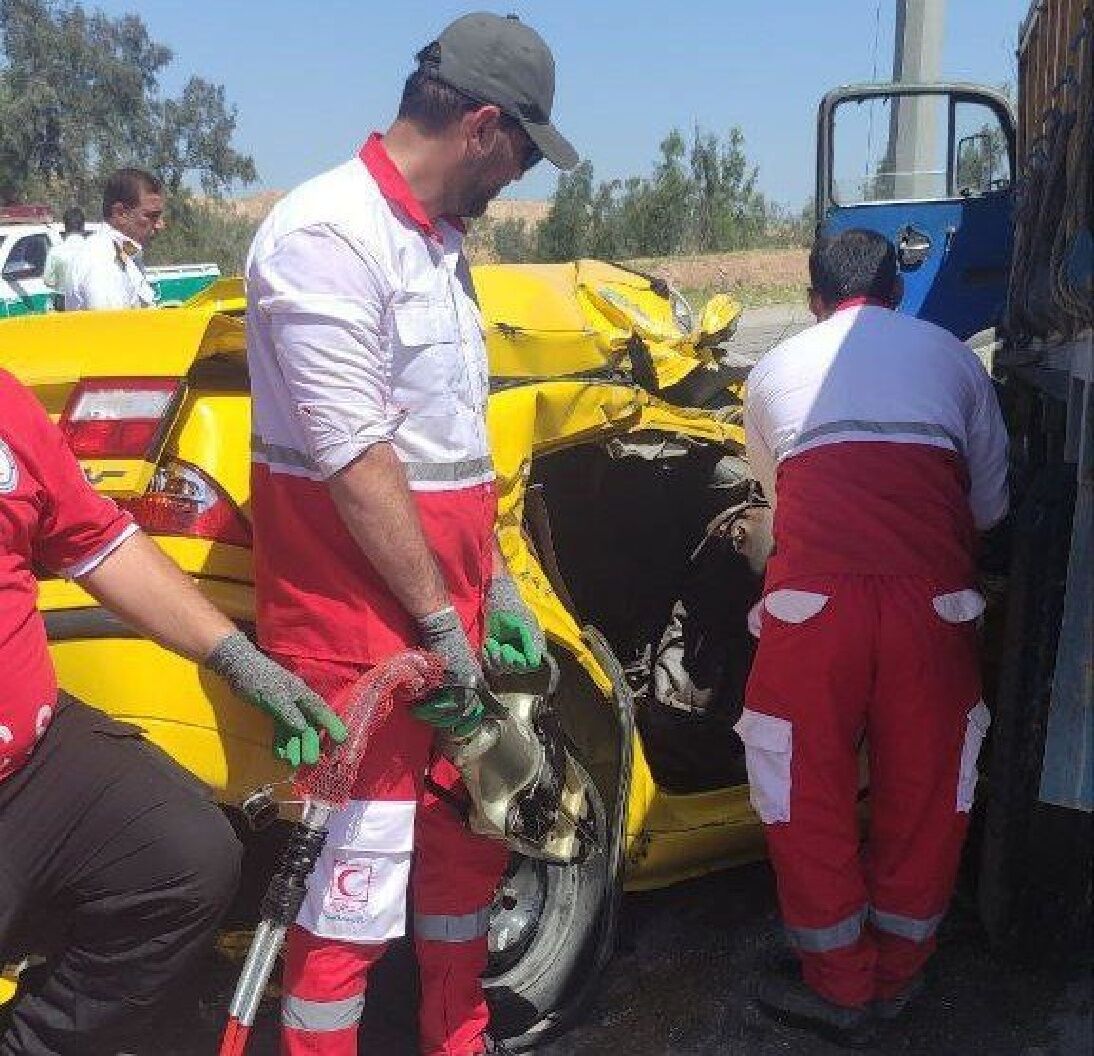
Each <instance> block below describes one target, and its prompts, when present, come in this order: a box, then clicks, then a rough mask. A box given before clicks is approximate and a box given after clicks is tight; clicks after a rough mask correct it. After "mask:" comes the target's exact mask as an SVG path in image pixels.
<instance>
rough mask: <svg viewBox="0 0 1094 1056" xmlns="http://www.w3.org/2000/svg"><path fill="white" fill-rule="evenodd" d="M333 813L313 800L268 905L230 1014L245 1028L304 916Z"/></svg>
mask: <svg viewBox="0 0 1094 1056" xmlns="http://www.w3.org/2000/svg"><path fill="white" fill-rule="evenodd" d="M332 811H333V808H332V807H331V805H330V804H329V803H324V802H322V801H321V800H308V801H307V802H306V803H305V804H304V810H303V813H302V815H301V818H300V821H299V822H298V823H297V824H296V825H295V826H294V828H293V834H292V836H291V837H290V839H289V843H288V845H287V847H286V849H285V853H284V856H283V857H282V860H281V865H280V867H279V868H278V870H277V872H276V873H275V874H274V877H273V879H272V880H271V881H270V886H269V888H268V889H267V891H266V894H265V896H264V897H263V899H262V922H261V923H260V924H259V925H258V928H257V929H256V930H255V935H254V939H253V940H252V942H251V948H250V949H249V950H248V951H247V960H246V961H245V962H244V964H243V971H242V972H241V973H240V976H239V982H238V983H237V984H236V989H235V993H234V994H233V995H232V1003H231V1006H230V1007H229V1010H228V1014H229V1017H230V1018H231V1019H232V1020H234V1021H236V1022H238V1023H239V1025H240V1026H243V1027H251V1026H254V1021H255V1017H256V1015H257V1014H258V1005H259V1002H260V1001H261V1000H262V992H263V991H264V990H265V988H266V983H267V981H268V980H269V978H270V975H271V973H272V972H273V969H274V965H275V964H276V962H277V953H278V951H279V950H280V949H281V945H282V943H283V942H284V941H285V934H286V932H287V931H288V929H289V925H290V924H292V922H293V921H294V920H296V916H297V914H298V913H299V912H300V907H301V905H302V904H303V902H304V898H305V896H306V894H307V890H308V877H309V876H310V875H311V873H312V870H313V869H314V868H315V863H316V861H317V860H318V858H319V854H320V852H321V851H322V850H323V844H324V843H325V842H326V839H327V828H326V825H327V821H328V820H329V819H330V816H331V813H332ZM227 1044H228V1042H227V1039H226V1041H225V1046H222V1048H221V1053H222V1054H224V1053H226V1052H232V1053H233V1054H234V1053H238V1052H240V1051H242V1050H241V1049H240V1048H239V1047H238V1046H236V1047H235V1048H233V1049H228V1048H227V1047H226V1046H227Z"/></svg>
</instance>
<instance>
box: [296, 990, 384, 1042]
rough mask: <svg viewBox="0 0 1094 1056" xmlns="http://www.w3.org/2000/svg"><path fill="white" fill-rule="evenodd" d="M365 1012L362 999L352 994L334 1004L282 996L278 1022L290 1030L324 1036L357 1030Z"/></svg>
mask: <svg viewBox="0 0 1094 1056" xmlns="http://www.w3.org/2000/svg"><path fill="white" fill-rule="evenodd" d="M364 1008H365V995H364V994H363V993H362V994H355V995H354V996H353V997H344V998H342V999H341V1000H336V1001H308V1000H306V999H305V998H303V997H295V996H294V995H293V994H285V995H283V997H282V998H281V1022H282V1024H283V1025H284V1026H286V1027H291V1028H292V1029H293V1030H310V1031H313V1032H315V1033H326V1032H327V1031H331V1030H345V1029H346V1028H347V1027H352V1026H356V1024H357V1023H358V1022H359V1021H360V1019H361V1013H362V1012H363V1011H364Z"/></svg>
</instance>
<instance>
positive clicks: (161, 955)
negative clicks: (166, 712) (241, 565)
mask: <svg viewBox="0 0 1094 1056" xmlns="http://www.w3.org/2000/svg"><path fill="white" fill-rule="evenodd" d="M35 569H45V570H47V571H49V572H51V573H53V574H56V575H59V576H64V577H66V578H68V579H71V580H74V581H75V582H77V583H79V585H80V586H81V587H82V588H83V589H84V590H86V591H87V592H88V593H89V594H91V595H92V596H93V597H94V598H96V600H98V601H99V602H100V603H101V604H102V605H104V606H106V607H107V608H108V609H110V610H112V611H113V612H114V613H115V614H117V615H118V616H120V617H121V618H122V619H124V620H125V621H126V622H127V623H129V624H130V625H131V626H133V627H134V628H136V630H137V631H139V632H140V633H141V634H143V635H146V636H148V637H151V638H154V639H155V640H157V641H158V642H160V643H161V644H162V645H164V646H166V647H168V648H170V649H174V650H175V651H177V652H179V653H182V654H183V655H185V656H188V657H190V658H191V659H194V660H198V661H203V662H204V663H205V664H206V666H208V667H209V668H211V669H212V670H214V671H217V672H218V673H220V674H222V675H224V676H225V677H226V678H227V680H228V682H229V684H230V685H231V686H232V687H233V688H234V689H235V690H236V691H237V692H239V693H240V694H241V695H242V696H243V697H244V698H246V699H247V700H249V701H250V702H251V703H253V704H255V705H257V706H259V707H261V708H262V709H263V710H265V711H267V712H268V713H270V714H271V715H273V716H274V717H275V719H276V720H277V722H278V726H277V729H278V743H279V744H282V745H283V746H286V751H288V752H289V754H293V755H295V756H296V757H297V758H299V757H301V756H304V757H308V758H311V759H313V760H314V759H315V758H317V757H318V750H319V731H320V730H327V731H328V732H329V733H330V734H331V735H332V736H333V737H335V738H340V737H343V736H344V732H345V731H344V730H343V729H342V726H341V723H340V722H339V721H338V719H337V717H336V716H335V715H334V714H333V713H331V712H330V711H329V710H328V709H327V708H326V706H325V705H324V704H323V702H322V701H321V700H320V699H318V698H317V697H316V696H315V694H314V693H312V692H311V691H310V690H309V689H308V688H307V686H305V685H304V684H303V683H302V682H301V681H300V680H299V679H298V678H296V677H295V676H293V675H291V674H289V672H287V671H285V670H283V669H282V668H280V667H278V666H277V665H276V664H275V663H273V661H271V660H269V659H268V658H267V657H265V656H263V655H262V654H261V653H259V652H258V650H257V649H256V648H255V647H254V646H253V645H251V643H250V642H249V641H248V640H247V639H246V637H244V636H243V635H242V634H241V633H240V632H238V631H237V630H236V628H235V627H234V626H233V624H232V623H231V621H229V620H228V618H227V617H226V616H224V615H223V614H221V613H220V612H219V611H218V610H217V609H215V608H213V606H212V605H210V604H209V602H207V601H206V600H205V598H204V597H203V596H202V594H201V593H199V591H198V589H197V588H196V587H195V586H194V584H193V582H192V581H191V580H190V579H189V578H188V577H187V576H185V575H183V573H182V572H180V571H179V569H178V568H177V567H176V566H175V565H174V564H172V563H171V562H170V561H169V560H168V559H167V558H166V557H165V556H164V555H163V554H162V553H161V551H160V550H159V548H158V547H157V546H156V545H155V544H154V543H153V542H152V541H151V540H149V539H148V538H147V537H146V536H144V535H143V534H142V533H141V532H139V531H138V529H137V526H136V525H135V524H134V523H133V521H132V519H131V518H130V516H129V515H128V514H127V513H125V512H123V511H122V510H121V509H119V508H118V506H117V505H115V503H113V502H111V501H110V500H109V499H107V498H105V497H104V496H102V495H99V494H98V493H96V492H95V491H94V490H93V489H92V488H91V486H90V485H89V484H88V483H87V481H86V480H85V479H84V476H83V473H82V472H81V470H80V466H79V464H78V463H77V461H76V459H75V458H74V457H73V455H72V452H71V451H70V450H69V448H68V446H67V445H66V443H65V440H64V437H63V436H62V434H61V432H60V430H59V429H58V428H57V427H56V426H55V425H54V424H53V423H52V422H51V421H50V420H49V418H48V417H47V416H46V413H45V411H44V410H43V409H42V407H41V405H40V404H39V403H38V402H37V401H36V400H35V398H34V396H33V395H32V394H31V393H30V392H28V391H27V390H26V389H24V388H23V387H22V386H21V385H20V384H19V383H18V382H17V381H16V380H15V379H14V378H13V377H12V376H11V375H10V374H7V373H5V372H3V371H0V669H2V670H3V673H4V677H3V689H2V690H0V964H6V963H8V962H10V961H13V960H16V959H18V958H20V957H22V956H24V955H25V954H27V953H35V954H40V955H44V956H45V958H46V959H45V962H44V963H43V964H42V965H40V966H39V967H35V968H32V969H27V970H25V971H24V972H23V973H22V974H21V975H20V977H19V988H18V992H17V994H16V997H15V999H14V1002H13V1003H12V1004H11V1005H10V1006H9V1007H8V1008H6V1009H0V1053H2V1054H3V1056H89V1054H94V1053H100V1052H102V1053H115V1052H118V1051H120V1050H121V1049H122V1048H125V1047H126V1045H125V1041H124V1039H125V1037H128V1036H130V1035H132V1033H133V1032H134V1031H136V1030H139V1029H141V1028H143V1027H145V1026H146V1025H147V1020H148V1018H149V1016H150V1014H151V1013H153V1012H154V1011H155V1009H156V1007H157V1004H158V1002H159V1000H160V999H161V998H162V997H164V996H165V995H166V994H167V993H168V992H169V991H170V990H171V989H172V988H173V986H174V984H176V983H178V982H179V981H180V980H181V978H182V977H183V976H184V975H186V974H187V973H188V972H189V970H190V969H191V968H193V967H194V965H195V964H196V962H197V961H198V959H199V958H200V957H201V955H202V953H203V952H205V951H206V950H207V949H208V945H209V942H210V940H211V938H212V934H213V932H214V930H215V929H216V926H217V922H218V921H219V919H220V917H221V914H222V913H223V911H224V909H225V908H226V906H227V904H228V901H229V899H230V898H231V897H232V894H233V892H234V890H235V884H236V877H237V873H238V869H239V855H240V848H239V844H238V842H237V841H236V838H235V836H234V834H233V832H232V829H231V827H230V826H229V825H228V823H227V821H226V820H225V818H224V816H223V815H222V814H221V812H220V810H219V809H218V808H217V807H216V805H215V804H214V803H212V802H211V801H210V800H209V797H208V795H207V794H206V793H205V792H204V790H203V789H202V788H201V786H200V785H199V784H198V782H197V781H195V780H194V779H193V778H191V777H190V776H189V775H187V774H186V773H185V772H184V771H182V770H181V769H180V768H179V767H177V766H176V765H175V764H174V763H173V762H172V761H171V760H170V759H168V757H167V756H166V755H164V754H163V753H162V752H160V751H159V749H158V748H155V747H154V746H153V745H151V744H149V743H147V742H146V741H144V740H143V738H142V737H141V736H140V731H139V730H138V729H137V728H136V727H135V726H130V725H127V724H125V723H120V722H116V721H115V720H113V719H111V718H109V717H108V716H107V715H105V714H103V713H102V712H99V711H97V710H95V709H94V708H90V707H87V706H86V705H84V704H82V703H80V702H79V701H77V700H75V699H74V698H72V697H70V696H68V695H67V694H65V693H63V692H59V691H58V688H57V680H56V676H55V674H54V670H53V664H52V663H51V661H50V656H49V652H48V650H47V647H46V629H45V624H44V622H43V619H42V616H41V615H40V614H39V613H38V612H37V611H36V609H35V601H36V599H37V593H38V588H37V580H36V579H35V571H34V570H35ZM290 746H291V747H290Z"/></svg>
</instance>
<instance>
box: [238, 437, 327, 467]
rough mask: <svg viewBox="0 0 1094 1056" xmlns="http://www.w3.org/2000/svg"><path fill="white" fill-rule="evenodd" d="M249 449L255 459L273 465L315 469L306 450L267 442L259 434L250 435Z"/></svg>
mask: <svg viewBox="0 0 1094 1056" xmlns="http://www.w3.org/2000/svg"><path fill="white" fill-rule="evenodd" d="M251 451H252V452H253V454H254V456H255V458H256V460H257V461H260V462H265V463H267V464H268V465H271V466H274V467H282V466H287V467H291V468H293V469H307V470H311V471H313V472H314V471H315V463H314V462H313V461H312V460H311V458H310V456H309V455H308V454H307V452H306V451H299V450H297V449H296V448H295V447H287V446H286V445H284V444H271V443H267V441H265V440H263V439H262V437H261V436H252V437H251Z"/></svg>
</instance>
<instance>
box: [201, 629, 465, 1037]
mask: <svg viewBox="0 0 1094 1056" xmlns="http://www.w3.org/2000/svg"><path fill="white" fill-rule="evenodd" d="M443 678H444V663H443V661H442V660H441V659H440V658H439V657H437V656H434V655H433V654H432V653H427V652H424V651H422V650H418V649H412V650H407V651H406V652H402V653H397V654H396V655H395V656H393V657H391V658H390V659H389V660H386V661H385V662H384V663H382V664H378V665H377V666H376V667H374V668H372V669H370V670H369V671H367V672H366V673H365V674H364V675H362V676H361V678H360V680H359V681H358V683H357V684H356V685H355V686H354V687H353V690H352V692H351V693H350V696H349V698H348V701H349V702H348V705H347V707H346V709H345V711H344V713H343V716H342V718H343V720H344V722H345V724H346V728H347V729H348V730H349V736H348V737H347V738H346V740H345V742H344V743H343V744H341V745H339V746H338V747H337V748H336V749H334V750H333V751H331V752H330V753H329V754H327V755H324V756H323V757H321V758H320V760H319V762H318V763H316V764H315V766H308V767H301V769H300V770H299V771H298V772H297V776H296V779H295V780H294V787H295V789H296V791H297V793H298V794H299V795H300V796H301V798H302V799H303V802H304V809H303V812H302V814H301V818H300V821H299V822H297V824H296V825H295V826H294V827H293V831H292V834H291V835H290V837H289V841H288V844H287V846H286V848H285V850H284V852H283V854H282V857H281V862H280V864H279V866H278V869H277V872H276V873H275V874H274V876H273V878H272V879H271V880H270V886H269V887H268V888H267V890H266V894H265V897H264V898H263V900H262V921H261V923H260V924H259V925H258V928H257V929H256V930H255V934H254V938H253V939H252V940H251V947H250V949H249V950H248V952H247V960H246V961H245V962H244V965H243V971H242V973H241V974H240V977H239V982H238V983H237V984H236V989H235V993H234V994H233V996H232V1003H231V1006H230V1008H229V1019H228V1025H227V1027H226V1028H225V1031H224V1035H223V1037H222V1038H221V1043H220V1056H242V1053H243V1052H244V1050H245V1049H246V1046H247V1039H248V1037H249V1036H250V1032H251V1028H252V1027H253V1026H254V1021H255V1015H256V1013H257V1011H258V1005H259V1002H260V1000H261V999H262V992H263V990H264V989H265V987H266V982H267V980H268V979H269V978H270V974H271V972H272V971H273V968H274V963H275V962H276V960H277V953H278V951H279V950H280V949H281V945H282V943H283V942H284V941H285V934H286V932H287V931H288V929H289V927H290V925H291V924H292V923H293V922H294V921H295V920H296V917H297V914H298V913H299V912H300V907H301V905H302V904H303V902H304V897H305V895H306V894H307V889H308V877H309V876H310V875H311V872H312V870H313V869H314V868H315V863H316V861H317V860H318V858H319V855H320V853H321V852H322V850H323V845H324V843H325V842H326V839H327V829H326V825H327V821H328V819H329V818H330V816H331V814H332V813H333V812H334V811H335V810H337V809H338V808H340V807H343V806H345V805H346V803H347V802H348V800H349V796H350V789H351V788H352V787H353V782H354V778H355V777H356V775H357V768H358V765H359V763H360V761H361V757H362V756H363V755H364V752H365V749H366V748H367V746H368V743H369V740H370V739H371V737H372V734H373V732H374V731H375V730H376V729H377V727H378V726H379V725H380V724H381V723H382V722H383V721H384V719H385V718H386V717H387V716H388V714H390V712H391V709H392V708H393V707H394V706H395V705H396V704H400V705H408V704H412V703H414V702H415V701H419V700H422V699H423V698H425V697H427V696H428V695H429V694H430V693H432V692H434V691H436V690H437V689H439V688H440V686H441V684H442V681H443Z"/></svg>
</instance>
